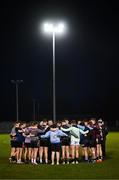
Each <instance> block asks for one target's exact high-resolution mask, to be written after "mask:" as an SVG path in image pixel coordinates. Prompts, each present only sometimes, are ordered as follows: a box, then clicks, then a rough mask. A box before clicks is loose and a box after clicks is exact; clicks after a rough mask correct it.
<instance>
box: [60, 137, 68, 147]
mask: <svg viewBox="0 0 119 180" xmlns="http://www.w3.org/2000/svg"><path fill="white" fill-rule="evenodd" d="M61 145H62V146H69V145H70V138H69V137H63V138H62V139H61Z"/></svg>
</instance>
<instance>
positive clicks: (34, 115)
mask: <svg viewBox="0 0 119 180" xmlns="http://www.w3.org/2000/svg"><path fill="white" fill-rule="evenodd" d="M33 120H34V121H35V120H36V109H35V99H33Z"/></svg>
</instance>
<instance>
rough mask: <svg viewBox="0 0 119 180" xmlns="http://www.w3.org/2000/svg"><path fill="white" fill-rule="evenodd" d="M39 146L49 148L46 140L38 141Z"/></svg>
mask: <svg viewBox="0 0 119 180" xmlns="http://www.w3.org/2000/svg"><path fill="white" fill-rule="evenodd" d="M39 145H40V146H41V147H48V146H49V140H48V139H40V143H39Z"/></svg>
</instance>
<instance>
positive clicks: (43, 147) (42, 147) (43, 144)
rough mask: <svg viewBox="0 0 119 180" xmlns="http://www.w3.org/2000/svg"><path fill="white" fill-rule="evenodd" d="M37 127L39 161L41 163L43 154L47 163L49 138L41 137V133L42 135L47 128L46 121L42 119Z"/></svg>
mask: <svg viewBox="0 0 119 180" xmlns="http://www.w3.org/2000/svg"><path fill="white" fill-rule="evenodd" d="M38 129H39V133H38V136H39V140H40V141H39V157H40V163H43V154H44V159H45V163H46V164H47V163H48V146H49V140H48V139H47V138H44V139H43V138H41V135H44V134H45V133H46V132H47V131H48V130H49V127H48V125H47V121H46V120H45V121H43V122H41V123H40V124H39V126H38Z"/></svg>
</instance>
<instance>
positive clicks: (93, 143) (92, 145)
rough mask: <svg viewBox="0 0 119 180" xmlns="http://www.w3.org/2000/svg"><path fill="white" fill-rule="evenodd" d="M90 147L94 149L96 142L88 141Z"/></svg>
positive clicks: (93, 140)
mask: <svg viewBox="0 0 119 180" xmlns="http://www.w3.org/2000/svg"><path fill="white" fill-rule="evenodd" d="M90 147H91V148H92V147H96V140H95V139H90Z"/></svg>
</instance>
